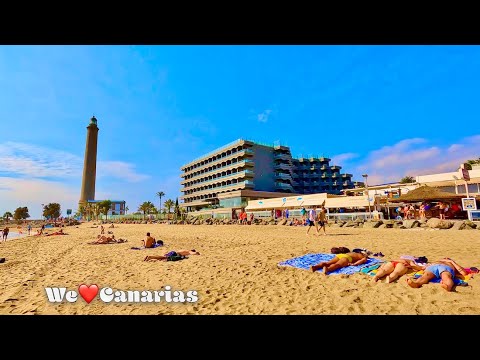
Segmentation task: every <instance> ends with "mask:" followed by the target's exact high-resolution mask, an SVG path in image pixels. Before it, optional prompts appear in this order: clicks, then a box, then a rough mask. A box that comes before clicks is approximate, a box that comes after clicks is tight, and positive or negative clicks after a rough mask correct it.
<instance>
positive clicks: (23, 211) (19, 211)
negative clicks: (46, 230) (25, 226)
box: [2, 203, 61, 222]
mask: <svg viewBox="0 0 480 360" xmlns="http://www.w3.org/2000/svg"><path fill="white" fill-rule="evenodd" d="M28 212H29V211H28V207H26V206H21V207H18V208H16V209H15V211H14V212H13V214H12V213H11V212H10V211H6V212H5V214H3V216H2V218H3V220H4V221H5V222H9V221H10V220H11V219H13V220H15V221H21V220H26V219H28V218H29V217H30V214H29V213H28ZM60 214H61V207H60V204H58V203H49V204H47V205H44V206H43V212H42V216H43V217H44V218H47V219H54V220H56V219H58V218H59V217H60Z"/></svg>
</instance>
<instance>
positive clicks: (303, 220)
mask: <svg viewBox="0 0 480 360" xmlns="http://www.w3.org/2000/svg"><path fill="white" fill-rule="evenodd" d="M300 215H302V222H303V223H304V222H305V219H306V216H305V215H307V210H306V209H305V207H302V209H301V210H300Z"/></svg>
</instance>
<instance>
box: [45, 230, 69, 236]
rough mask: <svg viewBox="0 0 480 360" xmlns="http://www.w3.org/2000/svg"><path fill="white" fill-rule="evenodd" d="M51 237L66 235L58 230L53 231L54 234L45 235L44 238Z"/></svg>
mask: <svg viewBox="0 0 480 360" xmlns="http://www.w3.org/2000/svg"><path fill="white" fill-rule="evenodd" d="M53 235H68V234H65V233H64V232H63V229H60V230H58V231H55V232H53V233H51V234H47V235H45V236H53Z"/></svg>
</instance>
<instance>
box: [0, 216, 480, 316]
mask: <svg viewBox="0 0 480 360" xmlns="http://www.w3.org/2000/svg"><path fill="white" fill-rule="evenodd" d="M92 226H93V223H87V224H82V225H80V226H79V227H78V228H77V227H74V226H73V227H66V228H64V231H65V232H66V233H68V234H69V235H67V236H50V237H45V236H30V237H26V238H18V239H15V240H12V241H7V242H4V243H0V257H4V258H6V262H5V263H3V264H0V277H1V279H2V281H1V282H0V314H480V275H476V276H475V277H474V278H473V279H471V280H470V281H469V284H470V286H467V287H461V286H458V287H457V288H456V289H455V291H453V292H451V293H448V292H446V291H445V290H443V289H442V288H441V287H440V286H439V284H427V285H425V286H423V287H422V288H420V289H412V288H410V287H408V286H407V284H406V281H405V277H403V278H401V279H400V280H399V281H398V282H394V283H392V284H385V283H383V282H379V283H377V284H372V283H371V277H370V276H368V275H365V274H360V273H358V274H354V275H351V276H349V277H341V276H340V275H329V276H325V275H323V274H321V273H312V272H310V271H306V270H300V269H295V268H279V267H278V266H277V264H278V263H279V262H281V261H283V260H286V259H289V258H292V257H297V256H301V255H304V254H308V253H329V252H330V249H331V248H332V247H333V246H346V247H349V248H350V249H353V248H367V249H369V250H371V251H373V252H382V253H383V254H384V255H385V257H384V258H383V259H395V258H398V257H399V256H401V255H404V254H410V255H415V256H427V257H428V258H429V259H430V260H431V261H434V260H436V259H440V258H442V257H445V256H448V257H451V258H453V259H455V260H456V261H458V262H459V263H460V264H462V265H463V266H466V267H469V266H477V267H478V266H479V265H480V258H479V257H478V254H480V241H479V240H480V231H479V230H472V231H457V230H433V229H420V228H416V229H366V228H359V229H356V228H327V234H328V235H327V236H319V237H317V236H313V235H311V236H305V228H304V227H293V226H292V227H285V226H269V225H267V226H253V225H252V226H240V225H218V226H216V225H211V226H207V225H199V226H193V225H166V224H148V225H134V224H119V225H118V228H117V227H116V228H114V229H108V225H107V226H106V229H105V233H106V232H107V230H113V232H114V234H115V237H116V238H124V239H128V242H127V243H122V244H108V245H88V244H87V242H89V241H92V240H94V239H95V238H96V235H97V234H99V233H100V230H99V228H92ZM34 230H36V229H34ZM147 231H149V232H151V233H152V236H154V237H156V238H157V239H162V240H163V241H164V243H165V246H164V247H159V248H155V249H147V250H131V249H130V248H131V247H134V246H136V247H138V246H140V245H141V239H143V238H144V237H145V234H146V232H147ZM32 233H34V231H32ZM180 249H195V250H197V251H199V252H200V253H201V255H199V256H190V257H189V258H188V259H185V260H182V261H176V262H160V261H158V262H144V261H143V259H144V257H145V256H146V255H163V254H164V253H166V252H168V251H171V250H180ZM81 284H87V285H89V284H97V285H98V286H99V287H100V288H102V287H105V286H109V287H111V288H112V289H120V290H140V291H142V290H162V289H163V288H164V287H165V286H167V285H168V286H171V287H172V290H181V291H185V292H186V291H188V290H196V291H197V292H198V302H196V303H165V302H160V303H108V304H106V303H104V302H102V301H100V300H99V299H97V298H96V299H94V300H93V301H92V302H91V303H90V304H87V303H86V302H85V301H84V300H83V299H81V298H80V299H79V300H78V301H77V302H75V303H68V302H63V303H60V304H51V303H49V302H48V299H47V296H46V292H45V289H44V288H45V287H66V288H68V289H69V290H70V289H71V290H77V289H78V287H79V285H81Z"/></svg>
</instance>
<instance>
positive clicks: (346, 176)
mask: <svg viewBox="0 0 480 360" xmlns="http://www.w3.org/2000/svg"><path fill="white" fill-rule="evenodd" d="M352 176H353V175H352V174H342V178H351V177H352Z"/></svg>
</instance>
